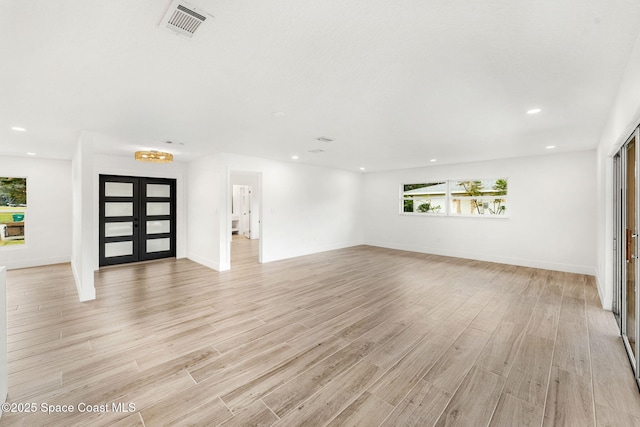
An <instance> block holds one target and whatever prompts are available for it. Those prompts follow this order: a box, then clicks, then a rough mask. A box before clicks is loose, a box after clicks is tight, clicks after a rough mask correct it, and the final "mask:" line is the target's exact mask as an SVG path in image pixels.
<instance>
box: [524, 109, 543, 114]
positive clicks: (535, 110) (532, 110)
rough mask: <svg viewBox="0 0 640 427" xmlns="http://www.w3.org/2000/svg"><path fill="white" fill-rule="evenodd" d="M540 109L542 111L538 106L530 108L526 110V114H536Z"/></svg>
mask: <svg viewBox="0 0 640 427" xmlns="http://www.w3.org/2000/svg"><path fill="white" fill-rule="evenodd" d="M540 111H542V110H541V109H539V108H532V109H531V110H529V111H527V114H538V113H539V112H540Z"/></svg>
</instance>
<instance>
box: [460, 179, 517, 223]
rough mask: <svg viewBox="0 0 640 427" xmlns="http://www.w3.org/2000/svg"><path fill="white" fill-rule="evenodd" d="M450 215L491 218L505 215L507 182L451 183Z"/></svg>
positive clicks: (478, 180)
mask: <svg viewBox="0 0 640 427" xmlns="http://www.w3.org/2000/svg"><path fill="white" fill-rule="evenodd" d="M450 191H451V197H452V198H451V206H450V211H449V212H450V214H451V215H473V216H492V215H502V216H506V213H507V198H506V196H507V180H506V179H504V178H498V179H476V180H469V181H452V182H451V184H450Z"/></svg>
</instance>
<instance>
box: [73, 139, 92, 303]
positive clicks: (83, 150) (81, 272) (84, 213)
mask: <svg viewBox="0 0 640 427" xmlns="http://www.w3.org/2000/svg"><path fill="white" fill-rule="evenodd" d="M71 175H72V189H73V194H72V195H73V198H72V207H71V209H72V212H73V214H72V216H73V229H72V232H73V236H72V239H73V244H72V250H71V270H72V271H73V277H74V279H75V281H76V288H77V290H78V297H79V299H80V301H89V300H92V299H95V298H96V290H95V287H94V283H93V279H94V277H93V271H94V270H95V268H94V257H96V256H97V255H96V254H97V253H98V250H97V248H96V247H94V246H93V245H94V229H95V228H96V227H97V223H98V221H97V218H95V217H94V216H93V214H94V208H93V197H94V195H93V138H92V135H90V134H82V135H81V136H80V138H79V139H78V145H77V146H76V151H75V153H74V156H73V160H72V161H71Z"/></svg>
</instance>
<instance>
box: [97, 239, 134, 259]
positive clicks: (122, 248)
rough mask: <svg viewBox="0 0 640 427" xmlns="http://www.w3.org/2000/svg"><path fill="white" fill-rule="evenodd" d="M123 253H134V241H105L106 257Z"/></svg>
mask: <svg viewBox="0 0 640 427" xmlns="http://www.w3.org/2000/svg"><path fill="white" fill-rule="evenodd" d="M123 255H133V242H131V241H129V242H112V243H105V245H104V256H105V257H106V258H110V257H114V256H123Z"/></svg>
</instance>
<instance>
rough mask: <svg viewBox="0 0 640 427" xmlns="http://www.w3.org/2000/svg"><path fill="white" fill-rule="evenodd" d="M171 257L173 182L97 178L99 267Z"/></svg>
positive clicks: (123, 177) (173, 207)
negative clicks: (98, 198) (98, 184)
mask: <svg viewBox="0 0 640 427" xmlns="http://www.w3.org/2000/svg"><path fill="white" fill-rule="evenodd" d="M175 256H176V181H175V179H166V178H141V177H131V176H115V175H100V266H105V265H114V264H124V263H127V262H137V261H147V260H151V259H159V258H169V257H175Z"/></svg>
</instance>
